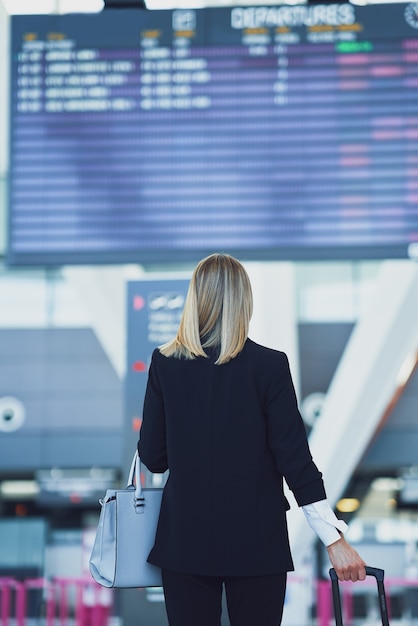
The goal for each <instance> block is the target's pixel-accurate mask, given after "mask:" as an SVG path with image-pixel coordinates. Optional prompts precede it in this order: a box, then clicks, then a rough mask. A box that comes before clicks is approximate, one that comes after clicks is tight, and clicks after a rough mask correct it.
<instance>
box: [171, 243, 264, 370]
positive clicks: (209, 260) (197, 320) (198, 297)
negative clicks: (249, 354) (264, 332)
mask: <svg viewBox="0 0 418 626" xmlns="http://www.w3.org/2000/svg"><path fill="white" fill-rule="evenodd" d="M252 311H253V297H252V291H251V283H250V279H249V278H248V274H247V272H246V271H245V269H244V268H243V266H242V265H241V263H240V262H239V261H237V259H234V257H232V256H229V255H228V254H211V255H210V256H208V257H206V258H205V259H203V260H202V261H200V263H199V264H198V265H197V266H196V268H195V270H194V272H193V275H192V278H191V281H190V285H189V290H188V292H187V297H186V302H185V305H184V309H183V314H182V317H181V320H180V324H179V329H178V331H177V335H176V336H175V338H174V339H172V340H171V341H169V342H168V343H166V344H164V345H162V346H160V352H161V353H162V354H164V355H165V356H174V357H177V358H185V359H194V358H196V357H197V356H203V357H206V356H207V354H206V353H205V351H204V348H209V347H211V346H219V348H220V352H219V356H218V359H217V360H216V364H217V365H221V364H222V363H227V362H228V361H230V360H231V359H233V358H234V357H236V356H237V355H238V354H239V353H240V352H241V350H242V349H243V347H244V344H245V341H246V339H247V336H248V327H249V323H250V319H251V315H252Z"/></svg>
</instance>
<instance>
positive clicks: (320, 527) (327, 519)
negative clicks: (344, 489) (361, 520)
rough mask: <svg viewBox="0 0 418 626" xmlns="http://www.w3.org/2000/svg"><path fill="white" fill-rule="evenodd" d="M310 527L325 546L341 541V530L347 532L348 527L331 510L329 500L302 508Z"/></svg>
mask: <svg viewBox="0 0 418 626" xmlns="http://www.w3.org/2000/svg"><path fill="white" fill-rule="evenodd" d="M302 509H303V512H304V513H305V517H306V519H307V520H308V524H309V526H310V527H311V528H312V530H314V531H315V532H316V534H317V535H318V537H319V539H320V540H321V541H322V543H323V544H324V545H325V546H329V545H331V543H334V542H335V541H338V540H339V539H341V536H340V533H339V532H338V531H339V530H340V531H341V532H343V533H344V532H346V531H347V529H348V526H347V524H346V523H345V522H343V521H342V520H339V519H338V518H337V517H336V516H335V513H334V511H333V510H332V509H331V507H330V505H329V502H328V500H319V501H318V502H313V503H312V504H305V506H303V507H302Z"/></svg>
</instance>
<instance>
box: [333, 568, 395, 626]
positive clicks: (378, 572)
mask: <svg viewBox="0 0 418 626" xmlns="http://www.w3.org/2000/svg"><path fill="white" fill-rule="evenodd" d="M329 575H330V577H331V583H332V599H333V603H334V613H335V623H336V626H343V616H342V610H341V597H340V587H339V584H338V576H337V572H336V571H335V569H334V568H333V567H332V568H331V569H330V570H329ZM366 576H374V577H375V578H376V583H377V591H378V596H379V608H380V616H381V618H382V625H383V626H389V618H388V608H387V603H386V594H385V586H384V582H383V580H384V577H385V571H384V570H383V569H379V568H378V567H370V566H369V565H366Z"/></svg>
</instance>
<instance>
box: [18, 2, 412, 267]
mask: <svg viewBox="0 0 418 626" xmlns="http://www.w3.org/2000/svg"><path fill="white" fill-rule="evenodd" d="M11 77H12V89H11V93H12V106H11V110H12V130H11V184H10V194H9V195H10V214H9V250H8V261H9V263H10V264H15V265H24V264H37V265H59V264H68V263H123V262H142V263H144V262H147V261H182V260H195V259H197V258H200V257H201V256H203V255H204V254H206V253H209V252H212V251H215V250H218V251H221V250H222V251H227V252H230V253H232V254H236V255H238V256H240V258H243V259H245V258H247V259H351V258H386V257H391V258H402V257H407V256H408V254H409V255H414V254H415V255H417V248H418V3H409V4H395V5H380V6H366V7H356V6H353V5H351V4H327V5H310V6H308V5H304V6H274V7H256V8H254V7H245V8H241V7H235V8H222V9H201V10H190V9H187V10H174V11H145V10H138V11H135V10H126V11H120V10H119V11H111V10H107V11H104V12H103V13H101V14H97V15H64V16H58V15H49V16H30V17H27V16H26V17H23V16H16V17H14V18H13V19H12V72H11Z"/></svg>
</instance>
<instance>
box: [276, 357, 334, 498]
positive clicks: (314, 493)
mask: <svg viewBox="0 0 418 626" xmlns="http://www.w3.org/2000/svg"><path fill="white" fill-rule="evenodd" d="M265 411H266V415H267V431H268V445H269V448H270V450H271V452H272V454H273V456H274V460H275V463H276V467H277V470H278V471H279V473H280V474H281V475H282V476H284V478H285V480H286V482H287V484H288V485H289V488H290V489H291V490H292V491H293V494H294V496H295V499H296V501H297V503H298V505H299V506H304V505H306V504H311V503H312V502H317V501H318V500H323V499H325V498H326V493H325V488H324V483H323V480H322V474H321V472H320V471H319V470H318V468H317V467H316V465H315V463H314V462H313V460H312V456H311V453H310V450H309V445H308V439H307V436H306V431H305V426H304V423H303V420H302V416H301V415H300V412H299V409H298V406H297V400H296V394H295V390H294V386H293V381H292V376H291V373H290V369H289V362H288V359H287V356H286V355H285V354H284V353H283V352H280V353H279V358H278V359H277V360H276V363H275V365H274V367H273V375H272V377H271V380H270V383H269V386H268V389H267V396H266V404H265Z"/></svg>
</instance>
